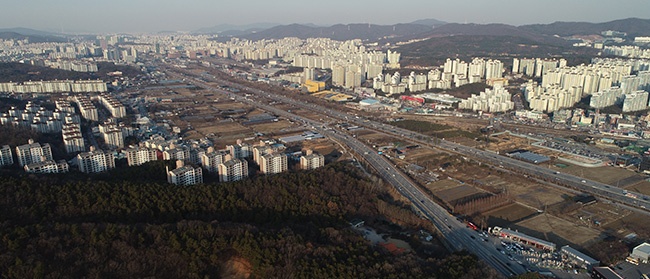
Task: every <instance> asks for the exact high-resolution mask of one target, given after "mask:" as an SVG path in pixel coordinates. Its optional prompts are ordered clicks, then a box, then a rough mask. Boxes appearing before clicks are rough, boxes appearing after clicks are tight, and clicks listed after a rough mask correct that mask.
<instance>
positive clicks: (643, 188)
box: [625, 180, 650, 196]
mask: <svg viewBox="0 0 650 279" xmlns="http://www.w3.org/2000/svg"><path fill="white" fill-rule="evenodd" d="M625 189H626V190H629V191H634V192H637V193H641V194H643V195H646V196H650V182H648V181H646V180H643V181H641V182H638V183H635V184H631V185H628V186H626V187H625Z"/></svg>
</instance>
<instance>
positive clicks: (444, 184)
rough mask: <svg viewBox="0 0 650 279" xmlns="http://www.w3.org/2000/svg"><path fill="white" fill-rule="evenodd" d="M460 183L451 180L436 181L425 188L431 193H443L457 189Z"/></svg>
mask: <svg viewBox="0 0 650 279" xmlns="http://www.w3.org/2000/svg"><path fill="white" fill-rule="evenodd" d="M459 185H460V183H458V182H457V181H454V180H451V179H442V180H438V181H436V182H432V183H430V184H429V185H427V188H428V189H429V190H431V192H434V193H435V192H438V191H443V190H447V189H451V188H454V187H458V186H459Z"/></svg>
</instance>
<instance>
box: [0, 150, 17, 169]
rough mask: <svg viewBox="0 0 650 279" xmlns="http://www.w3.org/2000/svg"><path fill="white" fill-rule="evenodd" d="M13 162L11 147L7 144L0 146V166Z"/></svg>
mask: <svg viewBox="0 0 650 279" xmlns="http://www.w3.org/2000/svg"><path fill="white" fill-rule="evenodd" d="M13 164H14V158H13V154H11V147H9V145H3V146H2V148H0V167H2V166H10V165H13Z"/></svg>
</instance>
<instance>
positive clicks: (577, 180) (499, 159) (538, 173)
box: [182, 76, 650, 214]
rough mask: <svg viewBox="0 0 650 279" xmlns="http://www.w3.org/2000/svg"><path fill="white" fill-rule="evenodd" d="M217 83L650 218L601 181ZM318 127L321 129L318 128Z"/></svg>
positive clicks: (649, 206) (641, 198)
mask: <svg viewBox="0 0 650 279" xmlns="http://www.w3.org/2000/svg"><path fill="white" fill-rule="evenodd" d="M182 77H184V78H189V77H188V76H182ZM194 81H195V82H198V83H201V86H203V87H210V85H208V84H207V83H205V82H203V81H202V80H198V79H194ZM216 82H218V83H220V84H224V85H228V86H230V87H233V88H238V89H240V90H244V91H246V92H250V93H252V94H255V95H257V96H258V97H262V98H265V99H271V100H274V101H276V102H283V103H286V104H291V105H294V106H296V107H300V108H304V109H307V110H311V111H315V112H319V113H321V114H322V115H323V116H329V117H332V118H336V119H339V120H341V121H346V122H348V123H353V124H355V125H357V126H360V127H366V128H370V129H374V130H377V131H380V132H383V133H388V134H392V135H394V136H397V137H401V138H407V139H409V140H411V141H414V142H418V143H420V144H423V145H426V146H429V147H431V148H438V149H443V150H447V151H449V152H455V153H459V154H461V155H464V156H467V157H469V158H473V159H476V160H480V161H482V162H484V163H487V164H489V165H493V166H499V167H501V168H507V169H511V170H514V171H517V172H520V173H522V174H527V175H530V176H534V177H539V178H542V179H548V180H549V181H550V182H552V183H555V184H559V185H563V186H564V187H570V188H573V189H576V190H579V191H582V192H584V193H588V194H592V195H594V196H596V197H600V198H603V199H606V200H611V201H613V202H617V203H620V204H624V205H626V206H629V207H634V208H637V209H639V212H644V213H646V214H650V201H649V200H648V199H649V198H648V197H647V196H645V195H643V194H640V193H635V192H631V191H624V190H623V189H620V188H617V187H613V186H611V185H607V184H604V183H600V182H597V181H592V180H587V179H584V178H581V177H577V176H574V175H570V174H565V173H556V172H555V171H554V170H551V169H548V168H545V167H543V166H539V165H535V164H531V163H527V162H524V161H521V160H517V159H513V158H510V157H507V156H501V155H499V154H496V153H494V152H490V151H484V150H480V149H476V148H473V147H468V146H464V145H460V144H457V143H453V142H449V141H445V140H444V139H432V138H431V137H430V136H426V135H423V134H420V133H416V132H413V131H411V130H406V129H402V128H399V127H395V126H392V125H387V124H384V123H381V122H376V121H372V120H368V119H364V118H360V117H358V116H355V115H351V114H347V113H343V112H340V111H337V110H333V109H329V108H325V107H322V106H319V105H316V104H309V103H304V102H298V101H296V100H294V99H291V98H288V97H286V96H281V95H276V94H273V93H270V92H264V91H262V90H258V89H255V88H250V87H247V86H244V85H241V84H236V83H232V82H229V81H224V80H218V81H216ZM232 95H234V94H231V96H232ZM285 113H286V112H285ZM319 126H320V125H318V127H319ZM314 127H317V126H316V125H314ZM549 178H550V179H549ZM583 181H584V182H583Z"/></svg>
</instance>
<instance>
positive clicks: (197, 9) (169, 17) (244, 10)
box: [0, 0, 650, 33]
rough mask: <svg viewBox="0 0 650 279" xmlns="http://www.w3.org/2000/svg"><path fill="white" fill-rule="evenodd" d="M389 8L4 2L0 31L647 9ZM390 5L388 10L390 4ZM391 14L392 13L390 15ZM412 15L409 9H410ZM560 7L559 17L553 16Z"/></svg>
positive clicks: (386, 21)
mask: <svg viewBox="0 0 650 279" xmlns="http://www.w3.org/2000/svg"><path fill="white" fill-rule="evenodd" d="M391 3H393V2H389V1H354V2H349V1H346V2H344V1H341V0H334V1H329V2H328V3H327V5H319V6H314V5H313V4H311V3H309V2H304V1H296V0H289V1H283V2H282V4H281V5H275V6H272V5H269V4H268V3H266V2H262V1H259V0H248V1H244V2H242V1H237V2H226V3H222V2H212V1H206V0H190V1H182V2H181V1H173V0H163V1H153V0H138V1H125V0H116V1H113V2H111V5H110V6H106V3H104V2H99V1H96V2H95V1H92V2H88V1H84V2H82V1H77V0H62V1H56V2H52V1H44V0H35V1H30V2H29V4H25V2H24V1H15V0H10V1H8V3H4V4H3V10H5V11H13V12H11V13H7V14H6V15H4V16H3V17H2V18H0V28H13V27H26V28H33V29H40V30H46V31H56V32H62V33H92V32H133V33H139V32H158V31H193V30H196V29H200V28H206V27H212V26H216V25H220V24H233V25H246V24H253V23H260V22H267V23H274V24H292V23H303V24H307V23H311V24H316V25H321V26H328V25H334V24H339V23H340V24H348V23H372V24H380V25H390V24H396V23H408V22H413V21H415V20H420V19H431V18H434V19H437V20H441V21H446V22H456V23H480V24H484V23H504V24H511V25H526V24H536V23H540V24H546V23H552V22H556V21H586V22H606V21H611V20H616V19H622V18H630V17H638V18H645V17H647V11H648V10H650V2H648V1H643V0H629V1H622V2H619V3H616V9H612V7H611V3H610V2H606V1H604V0H597V1H586V0H579V1H571V2H566V1H560V0H551V1H546V2H545V3H544V5H537V4H536V3H535V2H533V1H517V2H510V1H506V0H498V1H490V2H487V1H480V2H478V3H477V2H476V1H470V0H462V1H454V2H449V1H425V0H414V1H410V2H409V5H408V6H406V7H394V5H391ZM393 4H394V3H393ZM391 7H393V8H391ZM409 7H411V8H409ZM559 7H561V9H560V8H559Z"/></svg>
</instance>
